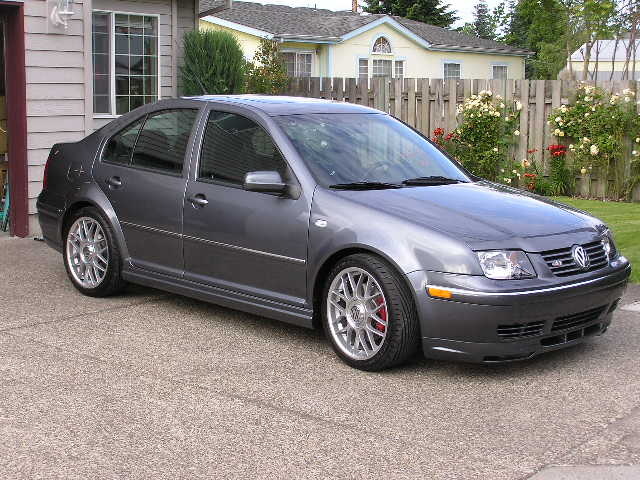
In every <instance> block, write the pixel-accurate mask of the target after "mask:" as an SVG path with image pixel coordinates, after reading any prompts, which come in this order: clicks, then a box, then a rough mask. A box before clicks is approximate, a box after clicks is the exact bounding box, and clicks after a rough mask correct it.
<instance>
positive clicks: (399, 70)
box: [394, 60, 404, 78]
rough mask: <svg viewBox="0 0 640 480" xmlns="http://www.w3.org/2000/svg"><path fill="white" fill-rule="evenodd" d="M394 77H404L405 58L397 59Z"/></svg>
mask: <svg viewBox="0 0 640 480" xmlns="http://www.w3.org/2000/svg"><path fill="white" fill-rule="evenodd" d="M394 77H395V78H404V60H396V62H395V71H394Z"/></svg>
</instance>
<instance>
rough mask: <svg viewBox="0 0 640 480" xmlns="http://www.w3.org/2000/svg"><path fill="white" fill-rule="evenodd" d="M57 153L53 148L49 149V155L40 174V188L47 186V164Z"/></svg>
mask: <svg viewBox="0 0 640 480" xmlns="http://www.w3.org/2000/svg"><path fill="white" fill-rule="evenodd" d="M57 153H58V151H57V150H54V149H53V148H52V149H51V151H50V152H49V156H48V157H47V163H45V164H44V173H43V175H42V189H43V190H44V189H46V188H47V177H48V175H47V174H48V172H49V164H50V163H51V160H52V159H53V157H55V156H56V154H57Z"/></svg>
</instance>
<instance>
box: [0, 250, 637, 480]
mask: <svg viewBox="0 0 640 480" xmlns="http://www.w3.org/2000/svg"><path fill="white" fill-rule="evenodd" d="M0 279H1V280H0V291H1V292H2V296H1V297H0V298H2V302H1V312H0V478H83V479H84V478H116V477H117V478H185V477H194V478H195V477H201V478H204V477H207V478H231V477H237V478H270V479H273V478H322V477H324V478H329V477H331V478H364V477H385V478H428V479H452V478H456V479H476V478H478V479H496V480H499V479H525V478H530V477H532V478H535V479H536V480H539V479H560V478H567V479H568V478H571V479H578V478H580V479H582V478H598V479H604V478H638V469H637V468H635V469H634V467H617V468H616V469H615V470H611V469H606V470H603V469H602V467H597V468H598V469H596V470H594V469H593V468H592V469H591V470H590V472H591V473H589V471H588V469H587V470H581V471H578V470H570V472H571V475H574V476H566V475H565V474H566V473H567V470H566V469H557V468H556V469H551V470H545V467H547V466H550V465H580V464H585V465H621V466H623V465H633V464H636V465H638V464H640V377H639V376H638V372H639V371H640V368H639V367H640V357H639V355H638V345H639V344H640V313H636V312H631V311H620V312H619V313H617V314H616V316H615V319H614V322H615V323H614V325H613V326H612V328H611V329H610V330H609V332H607V334H606V335H605V336H603V337H601V338H598V339H595V340H593V341H591V342H590V343H587V344H585V345H582V346H579V347H576V348H573V349H570V350H567V351H564V352H557V353H553V354H549V355H547V356H544V357H541V358H538V359H535V360H533V361H530V362H527V363H520V364H514V365H509V366H493V367H484V366H470V365H461V364H450V363H441V362H433V361H422V360H418V361H416V362H414V363H413V364H410V365H408V366H406V367H404V368H400V369H396V370H393V371H389V372H385V373H382V374H367V373H362V372H358V371H355V370H352V369H350V368H348V367H346V366H345V365H343V364H342V363H340V362H339V361H338V360H337V359H336V357H335V356H334V355H333V354H332V352H331V350H330V348H329V346H328V345H327V343H326V342H325V340H324V339H323V336H322V334H321V333H318V332H313V331H307V330H304V329H299V328H294V327H291V326H287V325H284V324H280V323H277V322H273V321H269V320H266V319H263V318H259V317H255V316H250V315H245V314H241V313H237V312H234V311H231V310H227V309H224V308H220V307H216V306H213V305H208V304H205V303H201V302H197V301H194V300H189V299H185V298H181V297H177V296H172V295H167V294H163V293H161V292H158V291H155V290H148V289H140V288H131V289H130V291H129V292H128V293H127V294H126V295H123V296H121V297H117V298H111V299H107V300H100V299H90V298H86V297H82V296H81V295H79V294H78V293H76V291H75V290H74V289H73V288H72V287H71V285H70V283H69V282H68V281H67V279H66V276H65V273H64V269H63V267H62V263H61V258H60V257H59V256H58V254H56V253H54V252H53V251H52V250H50V249H48V248H46V247H45V246H44V244H42V243H38V242H34V241H33V240H17V239H7V238H2V239H0ZM636 300H640V286H635V287H634V288H630V289H629V291H628V294H627V296H626V297H625V299H624V302H623V303H625V304H630V303H632V302H633V301H636ZM593 472H597V473H593ZM605 472H608V473H605ZM583 474H584V475H587V476H583ZM534 475H535V476H534ZM562 475H565V476H562ZM576 475H580V476H576ZM594 475H595V476H594ZM608 475H609V476H608ZM614 475H618V476H614ZM620 475H622V476H620Z"/></svg>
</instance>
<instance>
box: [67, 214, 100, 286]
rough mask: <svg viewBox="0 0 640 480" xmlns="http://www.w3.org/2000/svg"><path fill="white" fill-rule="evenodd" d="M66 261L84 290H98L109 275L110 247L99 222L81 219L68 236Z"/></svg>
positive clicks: (72, 227)
mask: <svg viewBox="0 0 640 480" xmlns="http://www.w3.org/2000/svg"><path fill="white" fill-rule="evenodd" d="M66 260H67V264H68V265H69V270H70V272H71V275H73V278H74V280H75V281H76V282H77V283H79V284H80V285H81V286H82V287H84V288H96V287H97V286H98V285H100V284H101V283H102V282H103V280H104V279H105V277H106V275H107V269H108V268H109V246H108V244H107V238H106V237H105V234H104V231H103V230H102V227H101V226H100V223H98V221H97V220H95V219H94V218H91V217H80V218H78V219H77V220H76V221H75V222H73V225H71V228H70V229H69V233H68V234H67V246H66Z"/></svg>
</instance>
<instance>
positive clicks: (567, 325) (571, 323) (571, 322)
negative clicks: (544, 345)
mask: <svg viewBox="0 0 640 480" xmlns="http://www.w3.org/2000/svg"><path fill="white" fill-rule="evenodd" d="M606 308H607V305H604V306H602V307H597V308H592V309H590V310H586V311H584V312H580V313H574V314H572V315H566V316H564V317H558V318H556V319H555V320H554V321H553V325H552V326H551V331H552V332H557V331H558V330H567V329H571V328H578V327H582V326H583V325H586V324H587V323H590V322H593V321H595V320H597V319H598V318H600V315H601V314H602V312H604V311H605V309H606Z"/></svg>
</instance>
